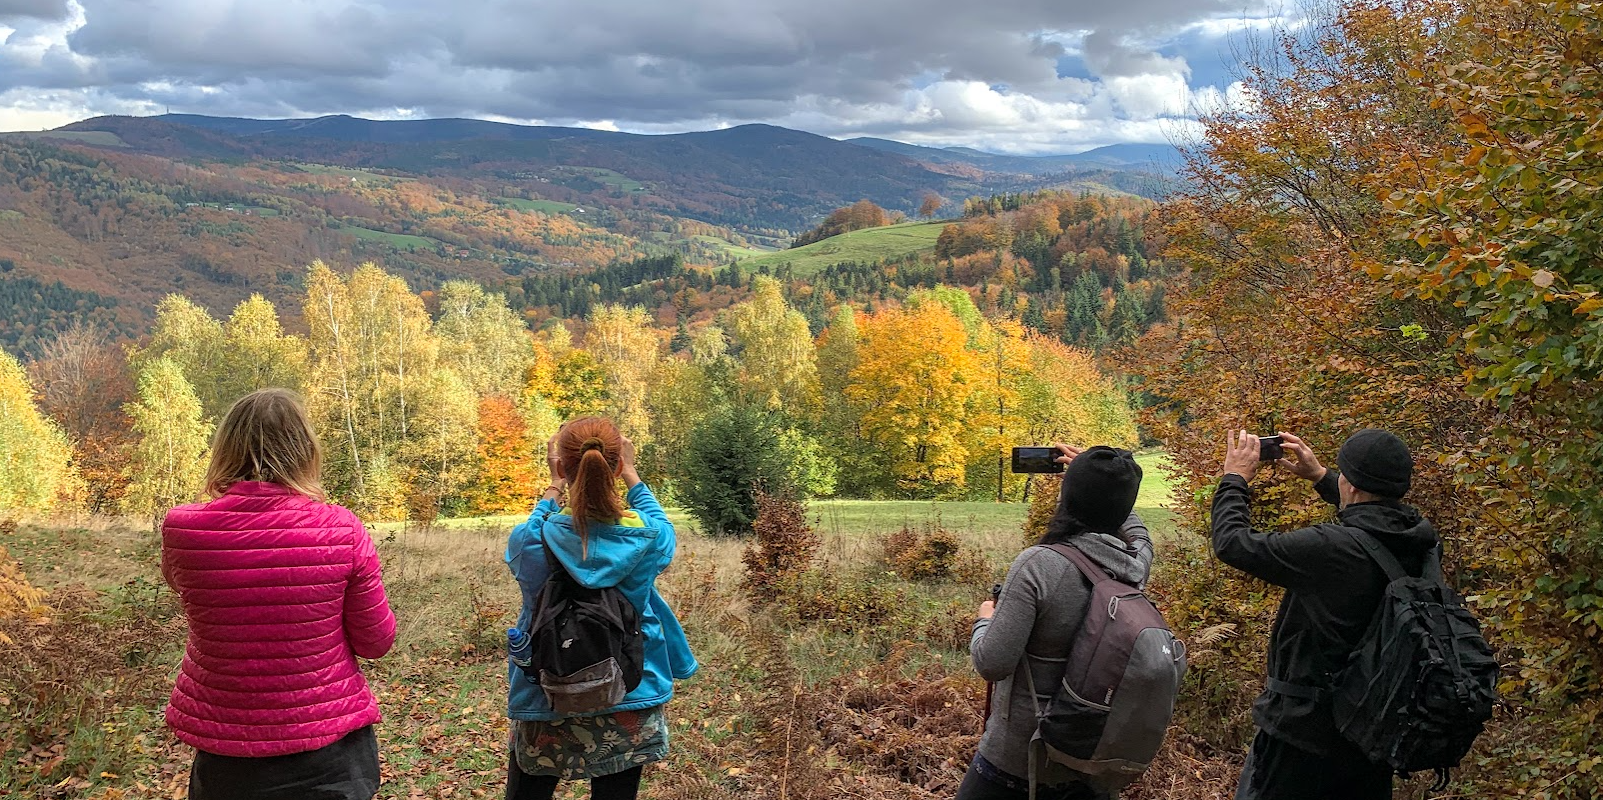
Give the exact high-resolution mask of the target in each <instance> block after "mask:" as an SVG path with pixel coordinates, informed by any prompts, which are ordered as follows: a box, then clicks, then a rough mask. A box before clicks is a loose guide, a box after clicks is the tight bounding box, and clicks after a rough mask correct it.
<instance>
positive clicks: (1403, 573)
mask: <svg viewBox="0 0 1603 800" xmlns="http://www.w3.org/2000/svg"><path fill="white" fill-rule="evenodd" d="M1355 530H1357V531H1358V532H1357V533H1356V534H1355V535H1354V536H1353V538H1354V539H1357V540H1358V543H1359V544H1360V545H1363V548H1364V551H1365V552H1367V553H1369V557H1370V558H1371V559H1372V560H1374V562H1375V563H1376V564H1379V565H1380V568H1381V570H1382V571H1383V572H1385V573H1386V579H1387V580H1388V581H1400V580H1402V579H1404V578H1407V577H1410V576H1409V574H1408V570H1405V569H1403V565H1402V562H1400V561H1398V560H1397V556H1395V555H1392V551H1390V550H1388V549H1386V546H1385V545H1383V544H1381V543H1380V540H1379V539H1376V538H1375V537H1374V535H1373V534H1371V533H1370V532H1369V531H1366V530H1362V529H1355ZM1429 559H1430V556H1426V560H1427V561H1429ZM1427 569H1428V567H1427Z"/></svg>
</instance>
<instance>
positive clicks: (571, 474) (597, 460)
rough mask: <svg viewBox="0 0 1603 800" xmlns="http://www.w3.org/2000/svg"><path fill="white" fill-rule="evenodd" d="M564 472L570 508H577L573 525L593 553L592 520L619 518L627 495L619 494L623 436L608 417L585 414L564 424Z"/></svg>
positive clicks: (561, 443)
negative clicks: (590, 527) (589, 536)
mask: <svg viewBox="0 0 1603 800" xmlns="http://www.w3.org/2000/svg"><path fill="white" fill-rule="evenodd" d="M557 452H558V454H559V456H560V458H561V459H562V474H563V475H566V476H567V478H568V509H569V510H570V511H572V512H573V529H574V530H575V531H578V533H579V541H580V542H581V548H582V551H581V552H583V553H584V554H585V555H589V552H590V541H589V538H588V530H587V528H588V525H589V522H590V520H603V521H607V522H612V521H616V520H617V519H619V518H620V517H622V516H623V512H624V506H623V498H622V497H619V496H618V488H617V486H618V472H619V470H620V469H622V462H621V461H620V459H621V458H622V456H623V436H622V435H621V434H619V433H618V426H616V425H614V424H612V420H610V419H607V418H606V417H583V418H581V419H576V420H574V421H572V422H570V423H568V424H567V425H564V426H562V434H561V435H560V436H559V437H557Z"/></svg>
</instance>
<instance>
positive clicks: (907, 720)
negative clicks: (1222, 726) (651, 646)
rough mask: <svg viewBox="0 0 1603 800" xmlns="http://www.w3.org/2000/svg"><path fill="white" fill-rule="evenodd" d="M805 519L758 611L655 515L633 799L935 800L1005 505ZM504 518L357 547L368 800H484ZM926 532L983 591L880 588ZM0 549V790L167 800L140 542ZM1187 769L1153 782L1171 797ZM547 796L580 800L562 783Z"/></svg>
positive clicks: (501, 607) (499, 715) (158, 686)
mask: <svg viewBox="0 0 1603 800" xmlns="http://www.w3.org/2000/svg"><path fill="white" fill-rule="evenodd" d="M1160 459H1161V456H1158V455H1155V454H1154V455H1146V456H1143V457H1142V460H1143V462H1144V465H1145V466H1146V467H1147V469H1146V474H1147V484H1146V486H1144V487H1143V492H1142V496H1141V500H1140V503H1141V504H1142V505H1141V508H1142V513H1143V514H1144V515H1146V516H1147V517H1148V520H1149V522H1150V523H1152V525H1153V527H1154V530H1155V532H1156V533H1158V534H1159V539H1160V541H1162V540H1164V539H1166V538H1168V537H1167V535H1166V534H1167V530H1166V528H1165V527H1164V526H1165V525H1166V524H1167V523H1166V520H1167V518H1168V517H1167V513H1166V512H1164V511H1163V510H1162V509H1161V508H1159V507H1158V506H1157V505H1156V504H1157V503H1159V502H1161V498H1162V497H1163V496H1164V493H1165V489H1166V486H1167V483H1166V480H1165V478H1164V476H1163V474H1162V473H1161V471H1160V470H1158V469H1156V468H1155V467H1157V465H1158V462H1159V461H1160ZM809 513H810V515H811V517H812V518H813V519H814V520H815V521H816V522H815V527H816V529H817V531H818V532H819V533H820V534H821V539H822V542H821V546H820V547H819V548H818V550H817V553H816V555H815V556H814V557H813V560H812V563H813V568H812V569H811V570H809V571H808V572H807V573H806V574H805V575H804V576H803V578H802V580H801V582H800V583H799V584H797V585H796V587H795V588H792V589H789V590H786V591H787V594H784V595H782V596H781V599H780V600H779V601H775V602H772V603H771V604H768V603H760V602H757V601H756V600H754V599H753V596H752V595H750V594H749V593H748V592H747V591H746V590H745V589H744V588H743V585H742V584H743V580H744V577H745V575H746V574H747V573H746V568H745V566H744V565H743V555H744V553H745V551H746V547H747V545H746V543H745V542H741V541H737V540H732V539H719V538H713V537H708V536H704V535H701V534H699V533H698V532H696V530H695V526H694V524H693V523H692V522H691V521H690V520H688V519H687V518H686V517H685V516H684V515H683V513H682V512H677V511H676V512H674V514H673V516H674V517H675V518H676V520H677V521H678V525H679V527H680V537H679V553H678V556H677V558H676V560H675V562H674V564H673V566H672V567H671V568H670V569H669V570H668V572H666V573H665V574H664V575H663V576H662V577H661V578H660V579H659V581H658V586H659V588H660V589H661V591H662V592H663V595H664V596H665V598H666V599H667V600H668V602H669V604H670V605H671V606H672V607H673V608H674V610H675V612H676V614H677V615H678V616H679V618H680V619H681V621H682V622H683V623H684V626H685V629H686V631H687V633H688V635H689V637H690V641H691V646H692V649H693V650H694V652H695V653H696V655H697V658H698V659H699V660H700V661H701V663H702V669H701V672H700V673H699V674H698V675H697V676H696V677H695V678H693V679H690V680H687V681H683V682H680V683H679V684H678V687H677V690H676V695H675V698H674V700H673V701H672V702H671V703H670V705H669V706H668V716H669V722H670V725H671V735H672V739H673V746H672V752H671V755H670V756H669V759H668V761H667V762H665V763H664V764H662V765H659V766H655V767H652V768H650V769H648V771H647V773H646V775H647V779H646V781H647V782H646V787H645V790H644V792H643V796H644V797H646V798H649V799H650V800H731V799H732V798H756V799H757V800H780V798H784V800H826V798H837V797H838V798H859V799H860V800H936V798H949V797H951V796H952V792H953V791H955V788H956V783H957V782H958V781H959V780H960V779H961V776H962V772H963V768H964V765H965V764H966V760H967V759H968V758H969V757H970V756H971V755H972V753H973V748H974V745H975V741H976V738H977V733H978V728H979V719H980V709H981V707H982V704H983V697H984V684H983V683H982V682H981V681H979V679H978V678H976V677H975V676H974V675H973V674H972V672H971V671H970V670H969V668H968V666H967V655H966V652H965V648H966V642H967V637H968V630H969V624H970V622H971V621H972V619H973V616H972V615H973V609H974V607H975V606H976V605H977V604H978V602H979V601H980V600H981V599H983V598H984V597H985V588H986V587H987V586H989V584H990V582H991V581H993V580H995V579H998V578H1000V576H1001V575H1002V572H1003V570H1004V569H1005V567H1006V565H1007V563H1008V562H1009V561H1011V559H1012V558H1013V556H1014V555H1015V554H1016V553H1017V552H1018V550H1019V548H1020V547H1021V545H1022V540H1021V536H1020V532H1019V523H1020V521H1021V520H1022V518H1023V515H1024V506H1023V504H1019V503H1011V504H996V503H983V502H980V503H974V502H869V501H849V500H834V501H823V502H817V503H813V504H812V505H811V507H810V509H809ZM515 519H516V518H490V519H479V520H456V521H452V522H449V523H445V524H440V525H434V526H428V527H418V526H401V525H383V524H376V525H373V526H371V528H372V532H373V536H374V539H375V541H376V542H377V544H378V549H379V554H380V557H381V558H382V560H383V563H384V582H385V585H386V587H387V590H388V592H389V595H390V599H391V604H392V606H393V608H394V609H395V611H396V615H397V619H398V623H399V633H398V638H397V642H396V646H395V648H394V649H393V650H392V652H391V653H390V654H389V655H387V656H386V657H384V658H382V659H378V660H376V661H371V662H366V664H365V667H364V670H365V673H366V675H367V676H368V679H369V681H370V683H371V684H372V686H373V688H374V691H375V693H376V695H377V697H378V699H379V703H380V706H381V709H382V711H383V713H384V718H385V719H384V722H383V723H381V724H380V725H379V727H378V732H379V741H380V752H381V754H382V760H383V777H384V784H383V786H382V788H381V789H380V792H379V797H381V798H386V799H389V798H396V799H397V800H398V799H399V798H417V797H430V798H434V797H440V798H465V797H484V796H496V795H498V794H499V792H500V787H501V785H502V783H503V781H504V779H505V772H504V770H505V742H506V737H507V734H508V726H507V722H506V719H505V697H506V680H507V674H506V667H505V661H504V656H503V655H502V653H503V650H502V648H503V637H504V632H505V629H506V626H507V624H508V623H509V622H511V620H512V619H513V616H514V615H515V614H516V611H517V607H518V604H519V599H518V592H517V587H516V585H515V584H514V582H513V581H512V579H511V577H510V576H509V575H508V573H507V571H506V568H505V566H504V565H503V564H502V551H503V549H504V547H505V542H506V534H507V529H508V527H509V526H510V525H511V524H512V523H513V522H514V521H515ZM937 527H938V528H944V529H946V530H949V531H951V532H953V533H954V534H956V535H957V537H958V540H959V541H960V542H961V550H960V552H959V553H958V554H957V555H958V556H959V557H965V556H963V554H965V553H968V554H978V557H979V562H978V564H979V566H980V570H979V571H978V572H973V571H972V570H971V571H969V572H968V573H966V574H963V575H962V576H959V573H958V572H953V573H952V574H951V575H946V576H943V577H934V578H924V579H920V580H910V579H908V578H906V577H903V576H901V575H899V574H898V573H897V572H896V571H895V567H894V566H893V565H892V564H890V563H889V562H888V561H887V559H888V558H889V557H890V556H889V553H888V552H887V548H886V544H887V541H888V539H889V537H891V535H892V534H897V533H898V532H900V531H902V530H903V529H904V528H906V529H908V530H910V531H912V532H914V533H927V532H928V531H930V530H933V529H935V528H937ZM900 535H903V536H905V534H900ZM4 542H5V545H6V547H7V548H8V549H9V551H10V555H11V557H12V558H15V559H17V560H18V561H19V562H20V565H21V567H22V568H23V569H24V570H25V571H26V573H27V575H28V576H29V579H30V580H31V581H32V582H33V583H34V584H35V585H36V586H39V587H41V588H43V589H46V590H48V591H49V593H50V594H49V597H48V602H49V603H50V604H51V606H52V607H53V610H52V612H51V616H52V617H53V622H52V623H51V624H48V625H42V624H39V623H34V622H27V621H25V620H17V619H11V620H0V637H3V636H5V635H9V636H10V637H11V639H12V640H14V642H13V643H12V644H6V643H4V640H3V638H0V707H4V708H6V709H7V712H6V713H0V786H4V787H7V789H6V791H9V792H11V793H12V795H10V796H18V797H30V798H69V797H70V798H93V800H136V799H140V800H143V799H144V798H152V799H153V798H182V797H183V796H184V787H185V785H186V782H187V779H188V774H187V770H188V765H189V762H190V759H191V757H192V754H191V752H190V751H189V750H188V749H187V748H185V747H184V746H182V745H180V744H178V743H177V742H176V741H175V740H174V739H173V738H172V737H171V735H170V734H169V733H167V732H166V730H165V728H164V727H163V723H162V716H161V714H162V707H163V705H164V703H165V700H166V696H167V693H168V692H169V691H170V690H171V686H172V683H171V681H172V676H173V671H174V670H175V669H176V664H177V662H178V659H179V657H180V655H181V651H182V647H183V641H184V624H183V618H182V616H181V614H180V613H179V609H178V606H177V603H176V600H175V598H174V596H173V595H172V593H171V592H170V591H169V590H168V589H167V588H166V587H165V586H164V585H163V584H162V583H161V580H160V578H159V573H158V569H157V547H156V539H155V537H154V536H153V535H152V534H151V532H150V531H149V529H148V527H144V526H140V525H138V524H135V523H132V522H130V521H125V520H109V519H87V520H54V521H42V522H34V523H24V524H22V525H20V526H18V527H17V528H16V529H15V531H14V532H12V533H10V534H9V535H7V536H6V537H5V539H4ZM787 598H788V599H787ZM1191 767H1192V765H1191V763H1190V762H1184V763H1181V764H1179V766H1178V767H1177V768H1176V769H1179V770H1180V771H1179V772H1173V774H1174V775H1181V778H1180V779H1185V780H1189V777H1187V776H1189V774H1190V773H1189V772H1187V771H1186V770H1189V769H1191ZM1165 774H1170V773H1167V772H1166V773H1165ZM1171 777H1172V776H1171ZM781 785H785V786H789V787H791V788H789V789H786V790H784V791H780V790H778V789H776V788H775V787H777V786H781ZM6 791H0V796H8V795H7V794H6ZM558 796H559V797H560V798H563V800H576V799H577V798H580V797H584V796H587V794H586V792H585V790H582V789H580V788H579V787H576V786H572V785H570V786H567V787H566V788H565V789H564V790H563V791H562V792H561V793H559V795H558ZM1168 796H1171V795H1169V794H1166V793H1164V792H1160V791H1158V790H1157V789H1156V788H1153V789H1152V790H1151V791H1147V790H1138V791H1136V792H1134V793H1127V794H1126V797H1127V798H1130V800H1150V799H1151V798H1157V797H1168ZM1202 796H1204V795H1196V797H1202Z"/></svg>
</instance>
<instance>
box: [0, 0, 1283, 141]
mask: <svg viewBox="0 0 1603 800" xmlns="http://www.w3.org/2000/svg"><path fill="white" fill-rule="evenodd" d="M1248 2H1249V3H1250V4H1251V5H1249V6H1247V7H1244V6H1243V2H1242V0H1235V1H1234V2H1225V1H1224V0H1128V1H1127V2H1119V3H1108V2H1104V1H1103V0H1096V1H1095V2H1090V1H1077V0H1071V1H1069V2H1065V0H1001V2H991V3H975V2H973V1H972V0H868V1H867V2H865V0H805V1H803V0H673V1H672V2H664V0H601V1H600V2H597V0H544V1H543V2H539V3H529V2H522V0H516V1H514V0H456V2H452V3H439V2H433V1H432V0H428V1H425V0H385V1H384V2H377V1H375V0H367V1H365V2H341V1H340V0H322V1H321V2H318V1H315V0H277V1H276V2H273V3H263V2H255V1H254V0H141V1H138V2H131V1H130V0H61V1H60V2H57V0H0V123H4V122H5V121H6V108H7V105H8V104H9V105H10V106H11V108H12V110H13V111H14V112H15V113H18V114H20V113H21V110H23V109H24V106H25V105H26V104H27V103H28V102H30V100H29V97H30V92H29V90H50V91H48V92H45V93H43V94H41V93H39V92H34V93H33V96H34V98H35V100H34V101H33V102H38V97H44V96H48V97H49V98H51V102H54V103H57V104H58V105H60V104H66V105H68V106H70V105H71V103H72V98H73V97H75V96H76V97H81V98H82V100H83V102H82V107H83V108H84V111H85V113H97V112H99V111H102V110H103V109H104V107H105V106H106V103H105V99H106V98H115V99H116V100H117V101H118V104H120V105H121V106H123V107H126V106H129V105H132V106H140V105H141V104H143V105H144V106H146V107H151V108H154V107H161V106H170V107H172V108H173V109H174V110H184V111H195V112H200V113H217V114H240V115H264V114H270V115H302V114H304V115H314V114H325V113H357V114H367V115H372V116H409V115H410V116H476V117H490V118H500V119H513V120H527V121H542V122H549V123H556V124H562V123H581V124H584V123H591V124H595V123H600V122H606V123H609V124H612V125H616V126H618V127H621V128H624V129H633V130H643V131H652V130H678V129H691V128H697V127H714V126H718V125H726V124H738V123H742V122H751V121H766V122H774V123H777V124H791V125H798V126H806V127H808V129H810V130H815V131H818V132H820V133H825V134H831V135H845V134H851V133H867V134H874V135H900V136H902V137H903V138H908V139H911V140H927V141H936V140H942V139H943V138H944V140H947V141H951V142H953V143H973V144H983V143H986V142H989V143H991V144H993V145H994V146H998V147H1003V148H1005V149H1020V150H1028V149H1042V148H1049V147H1053V146H1056V147H1059V148H1061V147H1064V146H1074V145H1076V144H1080V143H1098V142H1097V140H1098V139H1099V138H1100V139H1102V140H1107V141H1117V140H1120V139H1126V140H1127V139H1132V138H1133V139H1138V140H1148V141H1151V140H1154V139H1157V138H1161V132H1160V131H1159V128H1160V127H1161V126H1160V125H1159V124H1158V123H1160V122H1162V121H1163V120H1164V119H1166V118H1171V117H1173V118H1183V116H1184V108H1185V107H1186V104H1187V103H1188V102H1190V100H1191V99H1192V95H1193V94H1194V92H1195V91H1196V90H1208V91H1215V92H1216V91H1217V87H1192V86H1190V85H1189V83H1188V80H1189V78H1190V75H1191V70H1190V68H1189V66H1188V64H1187V62H1186V60H1185V58H1183V57H1179V56H1175V55H1161V54H1160V53H1159V49H1160V48H1161V46H1162V45H1163V43H1165V42H1167V41H1172V40H1173V38H1174V37H1175V36H1178V35H1181V32H1182V31H1184V30H1186V28H1187V26H1188V25H1192V24H1193V23H1196V22H1198V21H1203V20H1219V19H1229V18H1231V17H1241V16H1243V15H1244V14H1248V13H1259V11H1258V10H1256V5H1257V0H1248ZM8 31H9V35H7V32H8ZM1065 64H1068V65H1070V67H1071V68H1070V69H1069V70H1068V71H1067V72H1065V71H1064V69H1063V67H1064V65H1065ZM1071 73H1079V74H1071ZM52 92H53V93H52ZM97 103H98V105H97ZM1177 110H1178V111H1179V112H1180V113H1175V112H1176V111H1177ZM1010 126H1011V127H1012V128H1013V133H1012V136H1013V137H1014V143H1012V144H1009V143H1008V142H1006V141H1001V140H1002V139H1004V138H1005V137H1006V136H1007V135H1008V129H1009V127H1010Z"/></svg>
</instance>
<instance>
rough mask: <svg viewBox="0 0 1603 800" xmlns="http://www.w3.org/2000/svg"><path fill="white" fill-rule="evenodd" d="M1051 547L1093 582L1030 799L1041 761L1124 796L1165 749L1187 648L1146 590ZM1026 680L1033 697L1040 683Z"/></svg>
mask: <svg viewBox="0 0 1603 800" xmlns="http://www.w3.org/2000/svg"><path fill="white" fill-rule="evenodd" d="M1048 546H1049V547H1050V548H1051V549H1053V550H1054V551H1056V552H1057V553H1059V554H1060V555H1062V556H1063V557H1064V558H1067V559H1068V560H1069V561H1070V562H1071V563H1073V564H1074V565H1075V567H1076V568H1078V569H1079V571H1080V574H1082V575H1084V576H1085V578H1086V580H1088V581H1090V582H1091V601H1090V604H1089V605H1088V606H1087V608H1086V612H1085V621H1084V622H1083V623H1081V625H1080V631H1079V633H1078V634H1076V635H1075V639H1074V645H1073V647H1072V648H1071V649H1070V651H1069V658H1068V669H1067V671H1065V672H1064V673H1063V681H1062V683H1061V684H1059V686H1058V688H1057V692H1056V693H1055V694H1054V695H1053V697H1052V701H1051V702H1050V703H1048V704H1047V706H1046V708H1045V709H1042V710H1041V711H1040V714H1039V717H1038V719H1037V727H1036V732H1035V736H1034V738H1033V739H1032V740H1031V742H1030V794H1031V796H1032V797H1033V796H1034V794H1035V774H1036V763H1037V759H1038V757H1039V756H1041V755H1044V756H1045V758H1047V759H1048V760H1050V761H1054V762H1057V763H1059V764H1062V765H1064V766H1066V767H1068V768H1069V769H1071V770H1073V771H1075V772H1076V773H1078V774H1079V776H1080V780H1082V781H1083V782H1085V783H1087V784H1089V785H1091V786H1094V787H1097V788H1099V789H1102V790H1104V791H1110V792H1112V791H1117V790H1119V789H1121V788H1123V787H1125V786H1127V785H1129V784H1130V783H1131V782H1133V781H1134V780H1135V779H1136V778H1139V777H1140V776H1141V773H1143V772H1145V771H1146V769H1147V766H1148V765H1150V764H1151V763H1152V759H1153V758H1155V757H1156V756H1157V754H1158V749H1159V748H1160V747H1162V746H1163V736H1164V734H1165V733H1166V732H1167V731H1168V729H1169V720H1170V719H1171V718H1173V716H1174V701H1175V697H1176V696H1177V695H1178V694H1179V693H1180V678H1181V676H1182V675H1184V674H1185V669H1186V654H1185V645H1184V643H1182V642H1181V641H1180V640H1179V639H1176V638H1175V637H1174V634H1173V633H1172V632H1170V630H1169V625H1168V623H1166V622H1164V620H1163V615H1162V614H1160V613H1159V612H1158V609H1157V607H1156V606H1154V605H1153V604H1152V601H1151V600H1148V599H1147V596H1146V595H1145V594H1142V592H1141V590H1140V589H1138V588H1136V587H1134V586H1131V585H1130V584H1127V583H1124V582H1122V581H1119V580H1116V579H1115V578H1113V577H1112V576H1110V575H1109V574H1108V573H1107V571H1106V570H1104V569H1103V568H1102V567H1101V566H1099V565H1098V564H1097V563H1096V562H1095V561H1092V560H1091V559H1090V558H1089V557H1087V556H1086V555H1085V554H1084V553H1082V552H1080V551H1079V550H1078V549H1077V548H1075V547H1073V546H1072V545H1067V544H1053V545H1048ZM1025 674H1026V675H1027V676H1029V680H1030V683H1031V684H1032V685H1031V686H1030V692H1031V693H1032V695H1034V692H1035V687H1034V685H1033V684H1034V676H1033V675H1031V674H1030V671H1029V670H1028V669H1026V670H1025ZM1034 696H1039V695H1034Z"/></svg>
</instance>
